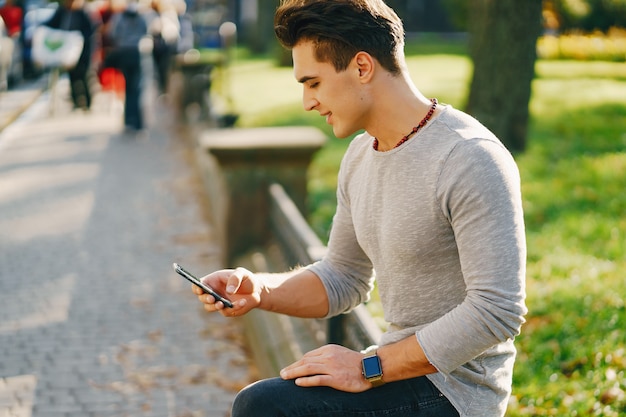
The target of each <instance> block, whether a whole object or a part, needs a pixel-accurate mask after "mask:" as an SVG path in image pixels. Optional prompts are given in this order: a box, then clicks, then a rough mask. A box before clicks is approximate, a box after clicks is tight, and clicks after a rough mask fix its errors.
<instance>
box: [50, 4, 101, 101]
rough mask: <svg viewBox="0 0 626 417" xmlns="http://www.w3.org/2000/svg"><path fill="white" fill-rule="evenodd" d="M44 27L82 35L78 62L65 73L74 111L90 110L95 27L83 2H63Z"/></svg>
mask: <svg viewBox="0 0 626 417" xmlns="http://www.w3.org/2000/svg"><path fill="white" fill-rule="evenodd" d="M45 25H46V26H48V27H51V28H54V29H62V30H69V31H74V30H77V31H79V32H80V33H81V34H82V35H83V39H84V42H83V49H82V51H81V54H80V57H79V58H78V62H77V63H76V65H75V66H74V68H71V69H70V70H68V72H67V73H68V75H69V79H70V93H71V96H72V103H73V105H74V109H82V110H90V109H91V87H90V85H89V80H88V78H89V70H90V68H91V58H92V52H93V39H92V36H93V34H94V33H95V25H94V22H93V21H92V19H91V17H90V16H89V15H88V14H87V12H86V11H85V1H84V0H65V1H63V2H60V4H59V7H58V8H57V9H56V11H55V13H54V14H53V15H52V17H51V18H50V20H49V21H48V22H46V23H45Z"/></svg>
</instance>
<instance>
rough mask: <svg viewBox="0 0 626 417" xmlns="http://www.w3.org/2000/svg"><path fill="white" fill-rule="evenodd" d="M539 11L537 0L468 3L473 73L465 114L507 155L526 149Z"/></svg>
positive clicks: (539, 0)
mask: <svg viewBox="0 0 626 417" xmlns="http://www.w3.org/2000/svg"><path fill="white" fill-rule="evenodd" d="M541 7H542V1H541V0H471V1H470V7H469V16H468V17H469V19H468V29H469V33H470V45H469V48H470V56H471V58H472V61H473V63H474V73H473V76H472V81H471V86H470V95H469V99H468V103H467V108H466V110H467V112H468V113H470V114H471V115H473V116H474V117H476V118H477V119H478V120H480V121H481V122H482V123H483V124H485V125H486V126H487V127H488V128H490V129H491V130H492V131H493V132H494V133H495V134H496V135H497V136H498V137H499V138H500V140H502V142H503V143H504V144H505V145H506V146H507V147H508V148H509V150H510V151H511V152H519V151H523V150H524V149H525V147H526V135H527V126H528V119H529V109H528V105H529V101H530V95H531V82H532V80H533V78H534V76H535V60H536V43H537V38H538V37H539V35H540V33H541V27H542V24H541Z"/></svg>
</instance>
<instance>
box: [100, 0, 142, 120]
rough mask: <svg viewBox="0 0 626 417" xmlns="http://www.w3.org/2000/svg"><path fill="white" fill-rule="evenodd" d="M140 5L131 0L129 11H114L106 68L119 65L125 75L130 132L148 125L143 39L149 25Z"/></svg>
mask: <svg viewBox="0 0 626 417" xmlns="http://www.w3.org/2000/svg"><path fill="white" fill-rule="evenodd" d="M138 7H139V6H138V4H137V1H136V0H131V1H130V2H129V3H128V5H127V7H126V8H125V10H123V11H121V12H117V13H115V14H113V16H112V17H111V19H110V22H109V24H108V28H107V32H106V35H107V37H108V39H110V42H111V44H112V45H111V47H110V50H109V52H108V53H107V55H106V56H105V58H104V66H105V67H111V68H117V69H119V70H120V71H121V73H122V74H123V75H124V80H125V84H124V86H125V87H124V93H125V94H124V126H125V128H126V129H127V130H128V131H130V132H139V131H140V130H142V129H143V128H144V117H143V111H142V108H141V95H142V88H141V87H142V84H143V83H142V68H141V51H140V42H141V40H142V39H143V38H144V37H145V36H147V33H148V26H147V24H146V21H145V20H144V19H143V17H142V16H141V14H140V13H139V9H138Z"/></svg>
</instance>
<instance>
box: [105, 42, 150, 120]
mask: <svg viewBox="0 0 626 417" xmlns="http://www.w3.org/2000/svg"><path fill="white" fill-rule="evenodd" d="M116 53H117V54H118V55H117V57H116V59H115V65H112V66H115V67H117V68H118V69H119V70H120V71H121V72H122V74H123V75H124V81H125V83H126V90H125V102H124V125H125V126H127V127H132V128H133V129H137V130H140V129H143V113H142V111H141V56H140V55H139V50H138V49H137V48H120V49H119V50H118V51H116Z"/></svg>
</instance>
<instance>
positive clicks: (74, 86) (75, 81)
mask: <svg viewBox="0 0 626 417" xmlns="http://www.w3.org/2000/svg"><path fill="white" fill-rule="evenodd" d="M88 70H89V66H88V65H87V64H82V63H79V64H78V65H77V66H76V67H75V68H73V69H71V70H69V71H68V75H69V78H70V91H71V94H72V103H73V104H74V108H76V109H79V108H80V109H90V108H91V90H90V88H89V82H88V81H87V71H88Z"/></svg>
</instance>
